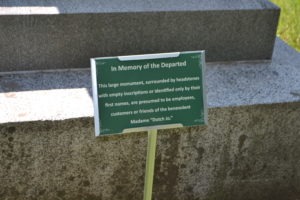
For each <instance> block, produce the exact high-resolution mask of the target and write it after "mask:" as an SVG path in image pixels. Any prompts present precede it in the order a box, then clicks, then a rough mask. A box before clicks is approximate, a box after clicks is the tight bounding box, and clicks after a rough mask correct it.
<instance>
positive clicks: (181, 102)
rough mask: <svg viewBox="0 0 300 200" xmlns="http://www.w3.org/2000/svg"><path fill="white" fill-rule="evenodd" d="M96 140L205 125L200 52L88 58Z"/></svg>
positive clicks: (202, 59) (202, 64) (202, 58)
mask: <svg viewBox="0 0 300 200" xmlns="http://www.w3.org/2000/svg"><path fill="white" fill-rule="evenodd" d="M91 65H92V81H93V98H94V108H95V130H96V136H99V135H108V134H115V133H124V132H130V131H135V130H137V128H139V130H149V129H162V128H167V127H170V126H195V125H203V124H206V122H207V120H206V118H207V113H206V111H207V109H206V102H205V91H204V89H205V88H204V76H203V75H204V65H205V61H204V52H203V51H193V52H181V53H164V54H148V55H137V56H119V57H103V58H95V59H91Z"/></svg>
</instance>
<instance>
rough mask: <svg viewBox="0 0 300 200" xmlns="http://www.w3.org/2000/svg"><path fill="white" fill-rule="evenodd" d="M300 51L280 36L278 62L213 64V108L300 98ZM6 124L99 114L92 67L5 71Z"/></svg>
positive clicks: (1, 84)
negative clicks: (93, 87) (97, 112)
mask: <svg viewBox="0 0 300 200" xmlns="http://www.w3.org/2000/svg"><path fill="white" fill-rule="evenodd" d="M299 77H300V53H298V52H296V51H295V50H294V49H292V48H291V47H289V46H287V45H286V44H285V43H284V42H283V41H281V40H280V39H277V40H276V44H275V50H274V56H273V60H272V62H266V61H260V62H230V63H208V64H207V67H206V82H207V83H206V85H207V97H208V106H209V108H214V107H229V106H248V105H257V104H274V103H288V102H300V81H299ZM0 110H1V112H0V124H1V123H10V122H24V121H40V120H64V119H72V118H81V117H93V102H92V95H91V79H90V70H89V69H79V70H56V71H48V72H45V71H35V72H18V73H0Z"/></svg>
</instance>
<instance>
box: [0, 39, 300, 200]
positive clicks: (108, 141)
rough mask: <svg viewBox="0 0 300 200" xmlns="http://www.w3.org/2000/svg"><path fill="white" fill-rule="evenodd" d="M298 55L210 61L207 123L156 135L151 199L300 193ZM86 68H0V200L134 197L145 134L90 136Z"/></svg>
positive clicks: (258, 198) (139, 187)
mask: <svg viewBox="0 0 300 200" xmlns="http://www.w3.org/2000/svg"><path fill="white" fill-rule="evenodd" d="M299 77H300V54H299V53H297V52H296V51H295V50H293V49H291V48H290V47H288V46H287V45H286V44H284V43H283V42H282V41H281V40H277V41H276V45H275V52H274V59H273V61H272V62H245V63H244V62H242V63H241V62H234V63H209V64H208V65H207V73H206V78H207V87H208V103H209V110H208V112H209V113H208V114H209V122H208V126H206V127H192V128H178V129H170V130H164V131H159V133H158V144H157V154H156V167H155V178H154V190H153V192H154V193H153V194H154V198H155V199H172V200H183V199H187V200H199V199H201V200H202V199H203V200H205V199H223V200H241V199H244V200H266V199H272V200H295V199H297V198H298V197H299V196H300V190H299V188H300V161H299V157H300V146H299V143H300V134H299V133H300V121H299V119H300V94H299V92H298V91H299V89H300V83H299ZM90 86H91V80H90V73H89V71H87V70H73V71H64V72H63V71H59V72H54V71H53V72H28V73H20V72H17V73H1V76H0V111H1V112H0V152H1V153H0V181H1V184H0V199H11V200H24V199H25V200H27V199H28V200H31V199H41V200H52V199H65V200H96V199H97V200H106V199H107V200H110V199H113V200H124V199H142V194H143V193H142V191H143V181H144V169H145V156H146V142H147V134H146V133H131V134H124V135H119V136H110V137H100V138H97V139H95V138H94V136H93V135H94V125H93V119H92V115H93V109H92V100H91V96H90Z"/></svg>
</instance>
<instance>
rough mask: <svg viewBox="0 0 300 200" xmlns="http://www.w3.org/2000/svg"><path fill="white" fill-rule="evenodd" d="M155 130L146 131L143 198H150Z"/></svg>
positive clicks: (149, 199)
mask: <svg viewBox="0 0 300 200" xmlns="http://www.w3.org/2000/svg"><path fill="white" fill-rule="evenodd" d="M156 139H157V130H150V131H148V148H147V160H146V173H145V185H144V200H151V199H152V188H153V177H154V164H155V151H156Z"/></svg>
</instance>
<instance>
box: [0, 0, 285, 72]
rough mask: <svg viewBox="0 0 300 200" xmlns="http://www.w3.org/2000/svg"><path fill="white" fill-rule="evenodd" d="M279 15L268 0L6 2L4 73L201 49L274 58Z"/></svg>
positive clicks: (1, 50)
mask: <svg viewBox="0 0 300 200" xmlns="http://www.w3.org/2000/svg"><path fill="white" fill-rule="evenodd" d="M183 2H184V3H183ZM279 13H280V10H279V8H277V7H276V6H275V5H273V4H271V3H269V2H268V1H267V0H256V1H251V2H250V1H246V0H243V1H238V0H230V1H221V0H214V1H202V0H190V1H175V0H168V1H163V2H162V1H157V0H152V1H147V2H146V1H133V0H127V1H122V3H120V2H119V1H95V0H90V1H79V0H78V1H67V0H64V1H54V0H51V1H45V0H43V1H20V0H18V1H16V0H15V1H3V0H2V1H0V29H1V32H0V44H1V45H0V55H1V60H0V71H20V70H21V71H23V70H38V69H62V68H82V67H89V59H90V58H91V57H100V56H117V55H130V54H144V53H157V52H173V51H176V52H177V51H191V50H202V49H205V50H207V60H208V61H232V60H264V59H270V58H271V57H272V51H273V46H274V40H275V35H276V29H277V24H278V18H279Z"/></svg>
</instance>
